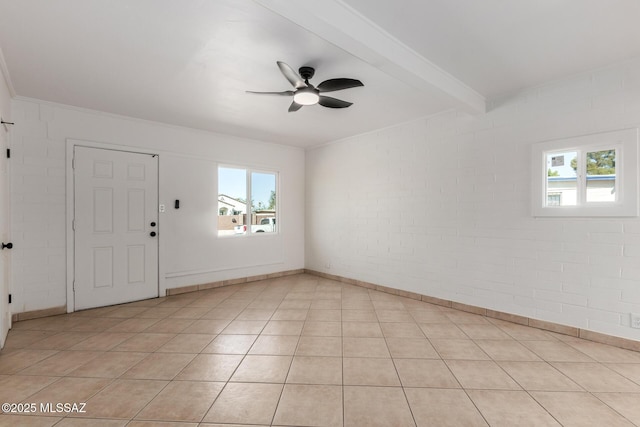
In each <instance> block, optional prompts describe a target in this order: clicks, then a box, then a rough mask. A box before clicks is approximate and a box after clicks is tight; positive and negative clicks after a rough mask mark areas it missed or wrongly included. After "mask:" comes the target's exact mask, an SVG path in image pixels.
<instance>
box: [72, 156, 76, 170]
mask: <svg viewBox="0 0 640 427" xmlns="http://www.w3.org/2000/svg"><path fill="white" fill-rule="evenodd" d="M75 168H76V158H75V157H74V158H72V159H71V169H75Z"/></svg>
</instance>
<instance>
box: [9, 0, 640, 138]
mask: <svg viewBox="0 0 640 427" xmlns="http://www.w3.org/2000/svg"><path fill="white" fill-rule="evenodd" d="M639 17H640V2H638V1H636V0H536V1H535V2H532V1H531V2H524V1H508V0H482V1H477V0H393V1H391V0H378V1H370V0H323V1H316V2H310V1H299V0H298V1H295V0H55V1H51V0H20V1H15V0H0V48H1V49H2V53H3V54H4V62H5V64H6V71H8V76H9V79H10V84H11V86H12V90H13V92H14V94H15V95H17V96H23V97H31V98H37V99H42V100H47V101H53V102H58V103H63V104H68V105H73V106H78V107H84V108H90V109H95V110H100V111H105V112H108V113H115V114H121V115H125V116H131V117H137V118H141V119H148V120H153V121H158V122H163V123H169V124H173V125H180V126H188V127H192V128H197V129H205V130H211V131H217V132H225V133H231V134H234V135H239V136H244V137H249V138H256V139H260V140H265V141H271V142H277V143H282V144H289V145H294V146H299V147H309V146H313V145H317V144H319V143H323V142H327V141H332V140H336V139H340V138H344V137H347V136H351V135H355V134H359V133H363V132H367V131H371V130H374V129H377V128H381V127H385V126H389V125H392V124H395V123H398V122H403V121H408V120H411V119H413V118H416V117H420V116H426V115H430V114H434V113H437V112H440V111H443V110H448V109H452V108H461V109H464V110H466V111H469V112H472V113H481V112H483V111H484V108H485V107H484V105H485V100H486V99H491V98H492V97H495V96H497V95H499V94H502V93H504V92H509V91H514V90H518V89H521V88H524V87H529V86H532V85H538V84H541V83H543V82H546V81H549V80H555V79H559V78H562V77H564V76H567V75H571V74H575V73H579V72H583V71H586V70H590V69H594V68H598V67H603V66H606V65H608V64H610V63H613V62H619V61H623V60H625V59H628V58H631V57H636V56H640V25H638V23H637V20H638V18H639ZM277 60H280V61H284V62H286V63H288V64H289V65H291V66H292V67H293V68H294V69H297V68H298V67H300V66H302V65H310V66H313V67H315V68H316V70H317V71H316V76H315V77H314V78H313V79H312V81H311V82H312V83H315V84H316V85H317V84H318V83H319V82H321V81H323V80H325V79H329V78H336V77H349V78H357V79H360V80H362V82H363V83H364V85H365V86H364V87H361V88H353V89H348V90H345V91H340V92H335V93H333V94H331V95H332V96H335V97H337V98H341V99H345V100H347V101H352V102H354V105H353V106H351V107H349V108H346V109H339V110H334V109H328V108H324V107H321V106H318V105H316V106H311V107H304V108H303V109H302V110H300V111H298V112H295V113H288V112H287V108H288V106H289V104H290V102H291V98H288V97H271V96H258V95H250V94H247V93H245V91H246V90H254V91H284V90H290V89H291V86H290V85H289V83H288V82H287V81H286V80H285V79H284V77H283V76H282V75H281V74H280V72H279V70H278V68H277V66H276V61H277ZM0 62H1V61H0Z"/></svg>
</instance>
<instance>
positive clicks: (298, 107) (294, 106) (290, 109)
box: [289, 101, 302, 113]
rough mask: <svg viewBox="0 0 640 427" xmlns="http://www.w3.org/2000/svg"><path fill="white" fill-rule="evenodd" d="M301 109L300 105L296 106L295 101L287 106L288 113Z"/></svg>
mask: <svg viewBox="0 0 640 427" xmlns="http://www.w3.org/2000/svg"><path fill="white" fill-rule="evenodd" d="M301 108H302V104H298V103H297V102H296V101H293V102H292V103H291V105H290V106H289V112H290V113H292V112H294V111H298V110H299V109H301Z"/></svg>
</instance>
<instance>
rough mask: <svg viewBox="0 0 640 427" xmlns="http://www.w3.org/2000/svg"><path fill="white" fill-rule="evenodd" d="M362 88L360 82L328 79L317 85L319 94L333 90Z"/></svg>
mask: <svg viewBox="0 0 640 427" xmlns="http://www.w3.org/2000/svg"><path fill="white" fill-rule="evenodd" d="M358 86H364V85H363V84H362V82H361V81H360V80H356V79H330V80H325V81H323V82H322V83H320V84H319V85H318V88H317V89H318V90H319V91H320V92H332V91H334V90H342V89H349V88H352V87H358Z"/></svg>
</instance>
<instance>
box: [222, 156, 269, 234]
mask: <svg viewBox="0 0 640 427" xmlns="http://www.w3.org/2000/svg"><path fill="white" fill-rule="evenodd" d="M220 168H225V169H240V170H244V171H245V174H246V180H245V183H246V190H245V191H246V197H245V200H246V205H245V211H246V212H247V224H245V225H246V226H247V231H246V232H245V233H242V234H233V235H229V236H220V234H219V230H217V225H218V223H217V221H216V236H217V237H218V238H221V239H228V238H238V237H247V236H273V235H276V234H279V233H280V226H281V224H280V211H279V209H280V172H278V171H275V170H268V169H262V168H252V167H249V166H240V165H230V164H221V163H220V164H218V167H217V171H218V173H217V174H216V187H217V190H218V194H220V182H219V179H220V178H219V177H220ZM253 173H263V174H270V175H275V179H276V183H275V191H276V212H275V217H276V229H275V231H273V232H271V233H252V232H251V224H252V222H253V215H254V214H253V212H252V211H251V185H252V179H251V174H253ZM216 200H217V198H216ZM219 215H220V212H218V216H219Z"/></svg>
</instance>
